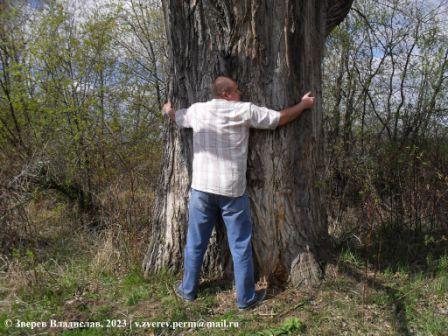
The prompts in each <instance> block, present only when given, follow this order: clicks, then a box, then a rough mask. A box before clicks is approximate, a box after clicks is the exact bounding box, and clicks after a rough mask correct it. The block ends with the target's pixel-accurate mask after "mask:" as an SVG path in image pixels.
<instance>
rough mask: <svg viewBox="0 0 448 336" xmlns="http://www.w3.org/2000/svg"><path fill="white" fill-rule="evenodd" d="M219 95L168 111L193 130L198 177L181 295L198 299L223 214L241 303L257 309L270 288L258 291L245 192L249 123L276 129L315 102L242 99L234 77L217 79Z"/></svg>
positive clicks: (241, 306) (192, 196)
mask: <svg viewBox="0 0 448 336" xmlns="http://www.w3.org/2000/svg"><path fill="white" fill-rule="evenodd" d="M212 91H213V95H214V99H212V100H210V101H208V102H204V103H195V104H193V105H191V106H190V107H189V108H188V109H181V110H178V111H175V110H173V108H172V106H171V103H170V102H168V103H166V104H165V105H164V106H163V112H164V113H165V114H167V115H168V116H169V117H170V118H171V119H173V120H175V122H176V124H177V125H178V126H180V127H186V128H192V129H193V178H192V183H191V191H190V201H189V210H188V211H189V220H188V233H187V244H186V247H185V259H184V275H183V280H182V282H181V283H180V284H179V285H178V286H177V287H176V294H177V295H178V296H180V297H182V298H183V299H184V300H187V301H193V300H194V299H195V298H196V290H197V285H198V280H199V275H200V270H201V266H202V261H203V256H204V253H205V250H206V248H207V245H208V241H209V238H210V235H211V232H212V229H213V226H214V224H215V222H216V220H217V218H218V216H222V219H223V221H224V224H225V226H226V231H227V239H228V242H229V247H230V252H231V254H232V259H233V268H234V274H235V286H236V294H237V306H238V308H239V309H241V310H244V309H248V308H253V307H254V306H256V305H257V304H258V303H260V302H261V301H263V300H264V297H265V295H266V292H265V291H262V292H260V293H256V292H255V282H254V274H253V273H254V270H253V259H252V245H251V238H252V221H251V216H250V208H249V199H248V196H247V193H246V192H245V191H246V168H247V152H248V139H249V128H250V127H254V128H261V129H274V128H276V127H277V126H282V125H285V124H287V123H289V122H291V121H292V120H294V119H296V118H297V117H298V116H299V115H300V114H301V113H302V112H303V111H304V110H306V109H309V108H311V107H313V105H314V99H315V98H314V97H312V96H311V93H310V92H308V93H307V94H305V95H304V96H303V97H302V100H301V102H300V103H298V104H297V105H294V106H291V107H289V108H286V109H284V110H282V111H280V112H278V111H274V110H270V109H268V108H266V107H259V106H256V105H254V104H252V103H248V102H241V101H240V98H241V93H240V91H239V90H238V85H237V83H236V82H235V81H233V80H232V79H230V78H228V77H222V76H221V77H218V78H216V80H215V81H214V82H213V85H212Z"/></svg>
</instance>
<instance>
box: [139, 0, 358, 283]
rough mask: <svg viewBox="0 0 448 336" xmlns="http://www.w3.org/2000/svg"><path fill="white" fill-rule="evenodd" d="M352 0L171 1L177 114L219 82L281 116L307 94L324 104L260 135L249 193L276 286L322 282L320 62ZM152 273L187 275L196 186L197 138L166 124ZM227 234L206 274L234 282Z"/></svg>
mask: <svg viewBox="0 0 448 336" xmlns="http://www.w3.org/2000/svg"><path fill="white" fill-rule="evenodd" d="M351 4H352V0H335V1H329V0H317V1H316V0H314V1H312V0H285V1H273V0H242V1H236V0H190V1H177V0H167V1H163V10H164V15H165V23H166V31H167V37H168V42H169V46H170V52H171V54H170V59H171V69H170V72H171V78H170V97H171V100H172V101H173V102H174V103H175V106H176V107H177V108H180V107H187V106H189V105H190V104H192V103H194V102H198V101H205V100H207V99H209V98H210V84H211V82H212V81H213V79H214V78H215V77H216V76H217V75H221V74H223V75H227V76H230V77H232V78H234V79H236V80H237V82H238V83H239V86H240V88H241V89H242V92H243V100H247V101H252V102H254V103H256V104H257V105H262V106H263V105H264V106H268V107H270V108H273V109H277V110H280V109H282V108H284V107H286V106H289V105H292V104H294V103H296V102H297V100H298V99H300V98H299V97H301V96H302V95H303V94H304V93H305V91H307V90H311V91H312V92H313V93H314V94H315V95H316V97H317V106H316V107H315V108H314V109H313V110H312V111H307V112H306V113H305V114H304V115H302V117H301V118H300V119H299V120H298V121H295V122H294V123H292V124H290V125H287V126H286V127H283V128H279V129H277V130H275V131H259V130H252V131H251V134H250V144H249V157H248V172H247V181H248V187H247V190H248V193H249V197H250V200H251V209H252V218H253V222H254V239H253V248H254V256H255V263H256V265H257V273H258V275H260V276H265V277H266V278H267V279H268V280H269V282H270V283H276V284H285V283H286V282H288V281H290V282H292V283H293V284H295V285H299V284H313V283H316V282H317V281H318V280H319V279H320V278H321V276H322V274H323V272H322V264H321V261H322V255H323V251H325V247H326V243H327V242H326V238H327V221H326V214H325V206H324V201H323V196H324V195H323V192H322V167H323V148H322V147H323V140H324V134H323V125H322V104H321V60H322V52H323V46H324V41H325V37H326V36H327V35H328V34H329V32H330V31H331V30H332V29H333V28H334V27H335V26H336V25H337V24H338V23H339V22H341V21H342V20H343V18H344V17H345V16H346V15H347V13H348V11H349V9H350V6H351ZM167 127H168V130H167V133H166V145H165V149H164V157H163V161H162V163H161V165H162V173H161V178H160V188H159V192H158V196H157V199H156V201H155V206H154V210H153V219H152V222H151V238H150V243H149V247H148V251H147V253H146V257H145V259H144V261H143V268H144V271H145V274H149V273H154V272H157V271H160V270H168V271H172V272H176V271H179V270H180V269H181V268H182V255H183V246H184V242H185V236H186V228H187V214H188V212H187V205H188V190H189V185H190V180H191V159H192V141H191V138H192V134H191V131H190V130H181V129H178V128H177V127H176V126H175V125H174V124H173V123H172V122H168V125H167ZM230 261H231V258H230V255H229V252H228V248H227V243H226V237H225V229H224V227H223V225H222V223H217V225H216V226H215V231H214V233H213V235H212V239H211V243H210V245H209V248H208V250H207V252H206V255H205V260H204V265H203V271H204V273H205V275H206V276H221V275H229V274H231V262H230Z"/></svg>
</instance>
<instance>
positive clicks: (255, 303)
mask: <svg viewBox="0 0 448 336" xmlns="http://www.w3.org/2000/svg"><path fill="white" fill-rule="evenodd" d="M265 298H266V289H263V290H261V291H259V292H258V293H255V299H254V301H252V303H250V304H249V305H247V306H246V307H238V309H239V310H240V311H243V310H250V309H253V308H255V307H258V306H259V305H260V303H261V302H263V301H264V299H265Z"/></svg>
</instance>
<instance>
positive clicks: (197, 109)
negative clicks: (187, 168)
mask: <svg viewBox="0 0 448 336" xmlns="http://www.w3.org/2000/svg"><path fill="white" fill-rule="evenodd" d="M279 119H280V113H279V112H277V111H274V110H270V109H268V108H266V107H259V106H256V105H254V104H252V103H246V102H235V101H228V100H225V99H212V100H211V101H208V102H205V103H196V104H193V105H191V106H190V107H189V108H188V109H181V110H178V111H176V124H177V125H178V126H180V127H186V128H192V129H193V181H192V183H191V187H192V188H193V189H196V190H200V191H205V192H209V193H213V194H218V195H224V196H231V197H238V196H241V195H243V194H244V192H245V190H246V168H247V152H248V141H249V127H254V128H262V129H274V128H276V127H277V126H278V122H279Z"/></svg>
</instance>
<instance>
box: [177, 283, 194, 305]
mask: <svg viewBox="0 0 448 336" xmlns="http://www.w3.org/2000/svg"><path fill="white" fill-rule="evenodd" d="M181 285H182V282H178V283H176V285H174V293H175V294H176V296H177V297H179V298H181V299H182V300H184V301H187V302H191V301H194V299H190V298H188V297H187V296H185V294H184V293H182V290H181V289H180V288H181Z"/></svg>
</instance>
